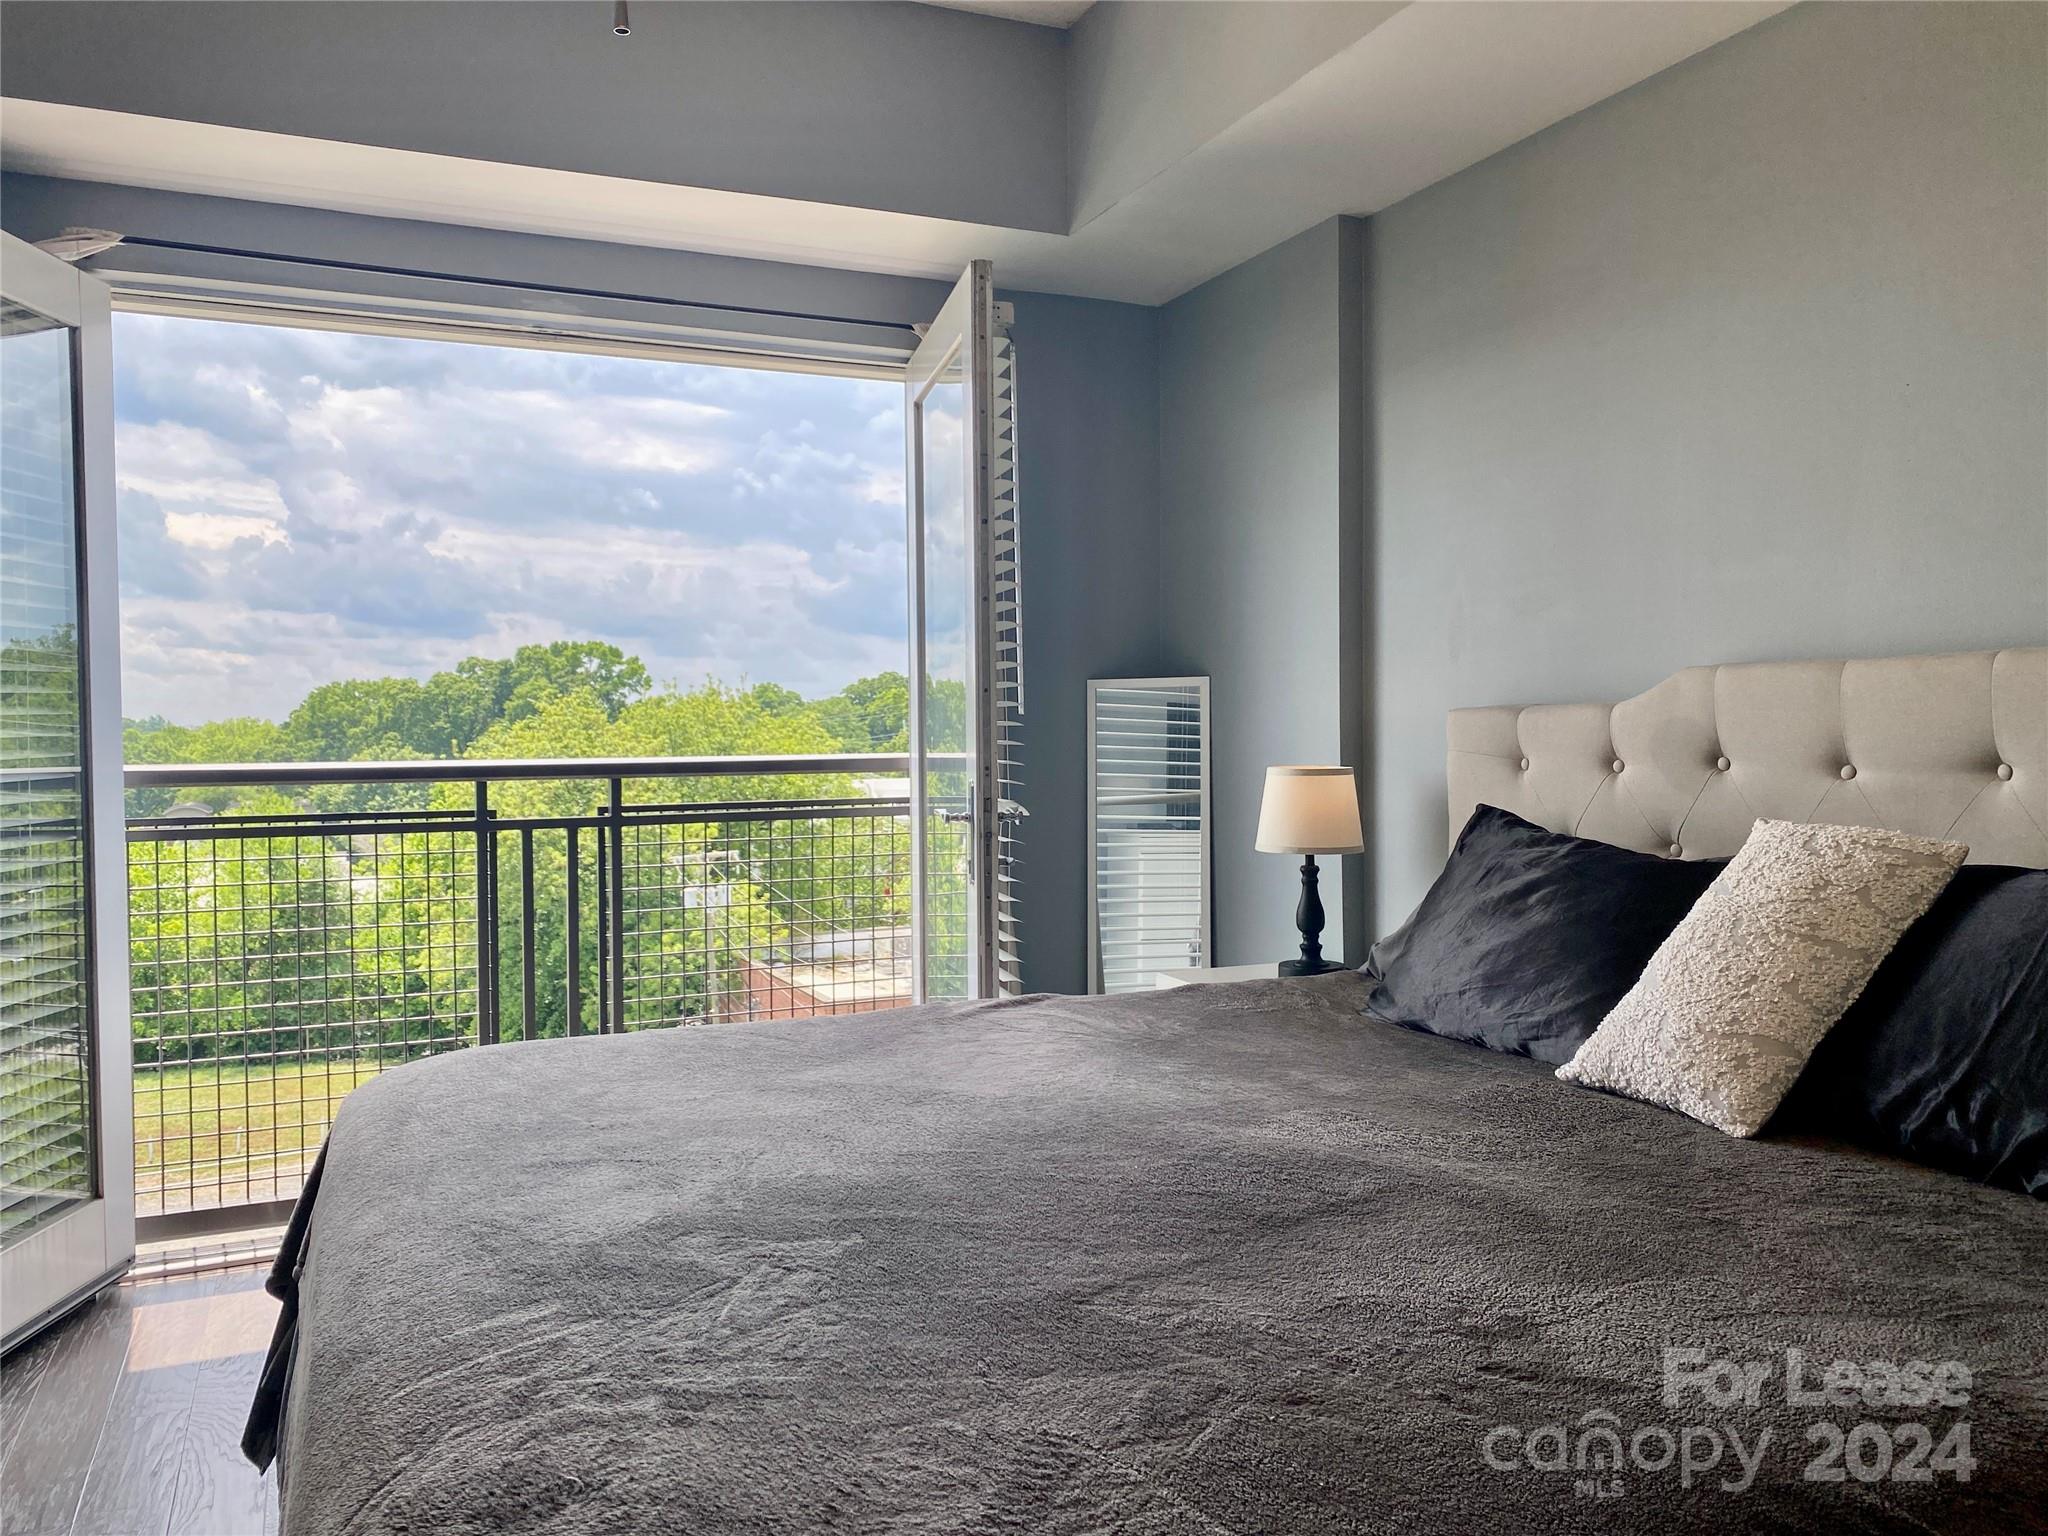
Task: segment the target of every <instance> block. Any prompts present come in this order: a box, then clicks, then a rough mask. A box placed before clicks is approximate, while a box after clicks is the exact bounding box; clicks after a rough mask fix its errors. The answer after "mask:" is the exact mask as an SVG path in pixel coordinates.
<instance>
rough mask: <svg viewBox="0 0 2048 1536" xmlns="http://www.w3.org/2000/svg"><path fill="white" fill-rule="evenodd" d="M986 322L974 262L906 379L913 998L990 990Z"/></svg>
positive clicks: (990, 550)
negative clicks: (910, 680) (910, 681)
mask: <svg viewBox="0 0 2048 1536" xmlns="http://www.w3.org/2000/svg"><path fill="white" fill-rule="evenodd" d="M994 333H995V291H994V285H993V283H992V281H991V273H990V268H989V264H988V263H987V262H985V261H977V262H975V263H973V264H972V265H971V266H969V267H968V269H967V271H966V273H965V274H964V275H963V276H962V277H961V279H960V281H959V283H958V284H957V285H956V286H955V287H954V289H953V292H952V295H951V296H950V297H949V298H948V299H947V300H946V302H945V304H944V306H943V307H942V308H941V309H940V310H939V312H938V315H937V316H936V317H935V318H934V319H933V321H932V323H931V326H930V328H929V329H928V330H927V331H926V332H925V335H924V339H923V341H922V342H921V343H920V344H919V346H918V348H917V351H916V352H915V353H914V354H913V355H912V357H911V359H910V366H909V371H908V373H907V374H906V376H905V380H904V425H905V431H906V435H907V442H906V463H905V474H904V480H905V484H906V486H907V490H908V496H907V500H908V504H909V516H910V529H909V535H910V536H909V556H910V560H909V564H910V671H911V678H912V683H911V688H910V795H911V818H910V827H911V830H910V838H911V863H912V873H911V943H912V948H913V954H914V970H913V973H912V996H913V999H914V1001H917V1002H924V1001H926V1000H927V999H939V998H949V997H992V996H995V995H996V993H997V991H998V984H997V980H998V979H997V968H996V963H995V955H996V936H997V913H998V894H999V884H1000V882H999V880H998V878H997V863H996V852H997V841H998V837H999V835H1000V831H1001V829H1000V827H999V826H998V825H997V819H998V818H997V799H996V779H995V767H996V715H997V709H996V697H995V681H996V679H995V618H996V614H995V600H996V594H995V552H994V551H995V530H994V520H995V505H994V500H995V498H994V489H995V487H994V482H995V464H994V460H995V440H994V438H995V434H994V430H993V420H992V416H993V408H994V400H995V334H994Z"/></svg>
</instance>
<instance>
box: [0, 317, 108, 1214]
mask: <svg viewBox="0 0 2048 1536" xmlns="http://www.w3.org/2000/svg"><path fill="white" fill-rule="evenodd" d="M0 357H4V366H0V1246H7V1245H10V1244H12V1243H14V1242H15V1241H18V1240H19V1239H20V1238H22V1237H23V1236H25V1235H26V1234H27V1233H28V1231H29V1230H30V1229H31V1228H33V1227H34V1226H35V1225H36V1224H37V1223H38V1222H39V1221H40V1220H42V1219H43V1218H44V1217H46V1216H48V1215H51V1214H52V1213H54V1212H56V1211H59V1210H62V1209H63V1208H64V1207H66V1206H67V1205H69V1204H71V1203H72V1202H74V1201H79V1200H83V1199H86V1198H87V1197H88V1196H90V1195H91V1193H92V1183H91V1176H92V1162H91V1130H92V1127H91V1120H90V1114H91V1102H90V1089H89V1078H88V1064H89V1055H88V1053H89V1051H90V1039H91V1030H92V1016H91V1012H90V1009H89V1005H88V994H87V977H88V975H89V973H90V958H91V950H90V945H89V940H88V937H87V934H88V923H87V918H88V912H87V907H86V895H85V852H86V843H85V821H84V812H85V775H84V769H83V766H82V765H83V762H84V746H85V742H84V725H83V716H82V714H81V713H80V702H81V696H80V692H79V678H80V665H81V661H82V657H81V654H80V650H79V619H80V612H79V590H78V581H79V566H78V542H77V541H78V524H77V512H76V507H77V503H76V498H75V487H74V476H73V458H72V455H73V435H72V387H73V370H72V357H71V333H70V332H69V331H68V330H66V329H65V328H63V327H62V326H60V325H58V324H56V323H55V322H54V321H51V320H47V319H45V318H44V317H43V316H41V315H38V314H36V313H35V312H34V311H33V310H29V309H23V308H20V307H17V306H13V305H8V306H6V307H5V308H4V310H0Z"/></svg>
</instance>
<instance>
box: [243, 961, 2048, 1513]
mask: <svg viewBox="0 0 2048 1536" xmlns="http://www.w3.org/2000/svg"><path fill="white" fill-rule="evenodd" d="M1363 995H1364V989H1363V987H1362V985H1361V984H1360V982H1359V981H1358V979H1357V978H1355V977H1353V976H1350V975H1336V976H1330V977H1324V978H1320V979H1318V980H1316V981H1312V982H1277V981H1276V982H1251V983H1245V984H1241V985H1235V986H1214V987H1199V988H1189V989H1182V990H1178V991H1173V992H1161V993H1155V994H1147V995H1142V996H1136V997H1128V998H1117V999H1100V998H1098V999H1080V998H1032V999H1024V1000H1019V1001H1014V1002H1006V1003H995V1004H970V1005H945V1006H932V1007H926V1008H919V1009H908V1010H903V1011H900V1012H895V1013H878V1014H867V1015H861V1016H857V1017H849V1018H837V1019H816V1020H795V1021H788V1022H777V1023H765V1024H750V1025H729V1026H721V1027H716V1028H703V1029H690V1030H674V1031H663V1032H654V1033H646V1034H638V1035H632V1036H627V1037H623V1038H602V1039H581V1040H563V1041H542V1042H536V1043H533V1044H526V1045H508V1046H503V1047H497V1048H492V1049H488V1050H479V1051H467V1052H462V1053H460V1054H455V1055H450V1056H446V1057H442V1058H439V1059H437V1060H434V1061H432V1062H429V1063H422V1064H419V1065H415V1066H410V1067H406V1068H403V1069H402V1070H399V1071H396V1072H394V1073H391V1074H389V1075H388V1076H386V1077H384V1078H381V1079H379V1080H377V1081H375V1082H372V1083H370V1084H368V1085H367V1086H365V1087H363V1088H360V1089H358V1090H357V1091H356V1092H355V1093H354V1094H353V1095H352V1096H351V1097H350V1099H349V1100H348V1102H347V1104H346V1106H345V1107H344V1108H343V1110H342V1112H341V1115H340V1118H339V1120H338V1121H337V1123H336V1125H335V1127H334V1131H333V1135H332V1137H331V1138H330V1141H329V1144H328V1149H327V1153H326V1159H325V1166H324V1170H323V1175H322V1179H321V1182H320V1184H319V1185H318V1188H317V1195H316V1196H314V1197H312V1198H311V1199H310V1200H309V1202H308V1203H309V1205H310V1220H309V1221H307V1222H305V1223H303V1224H302V1229H301V1230H300V1232H299V1233H297V1234H296V1237H303V1239H304V1241H303V1244H300V1243H299V1242H297V1241H296V1238H295V1241H294V1243H293V1245H292V1248H291V1250H290V1251H288V1252H287V1253H286V1255H285V1257H284V1259H283V1260H282V1261H281V1263H280V1268H279V1274H278V1277H277V1279H276V1281H275V1282H274V1283H275V1284H276V1285H277V1286H278V1288H279V1289H281V1290H282V1291H284V1292H285V1293H286V1294H287V1298H288V1300H290V1301H292V1302H294V1303H295V1308H294V1310H295V1317H294V1318H290V1319H288V1321H287V1324H286V1325H285V1328H284V1330H283V1332H282V1334H281V1337H280V1346H279V1352H278V1356H277V1361H278V1377H277V1379H278V1381H279V1383H280V1384H282V1385H283V1386H284V1387H285V1388H286V1392H285V1397H284V1402H283V1411H282V1418H281V1421H279V1422H278V1423H277V1424H276V1430H277V1446H278V1450H279V1454H280V1455H281V1457H282V1466H283V1486H284V1497H285V1504H284V1530H285V1533H286V1536H328V1533H340V1532H351V1533H368V1532H436V1533H439V1532H472V1531H492V1532H498V1531H528V1530H531V1531H549V1532H564V1533H578V1536H580V1533H595V1532H621V1533H629V1532H687V1533H692V1536H717V1533H723V1532H736V1531H747V1532H781V1531H788V1532H797V1531H832V1532H875V1533H880V1532H980V1531H1016V1532H1045V1533H1060V1532H1084V1531H1122V1532H1136V1533H1154V1532H1157V1533H1167V1532H1187V1533H1214V1532H1255V1531H1256V1532H1266V1531H1270V1532H1281V1531H1301V1532H1326V1531H1418V1532H1439V1531H1443V1532H1462V1531H1473V1532H1479V1531H1509V1532H1546V1531H1568V1530H1581V1529H1586V1530H1613V1531H1624V1532H1643V1533H1664V1532H1678V1531H1695V1530H1700V1531H1704V1530H1729V1531H1816V1530H1838V1531H1916V1532H1917V1531H1928V1530H1938V1531H1990V1532H1998V1533H2000V1536H2010V1533H2013V1532H2019V1531H2025V1530H2029V1529H2039V1528H2041V1524H2042V1521H2043V1519H2044V1515H2043V1511H2044V1509H2048V1456H2044V1450H2048V1205H2044V1204H2043V1203H2041V1202H2037V1201H2031V1200H2028V1199H2027V1198H2025V1197H2023V1196H2020V1195H2015V1194H2009V1193H2005V1192H2001V1191H1996V1190H1988V1189H1983V1188H1979V1187H1976V1186H1974V1185H1971V1184H1968V1183H1965V1182H1963V1181H1961V1180H1958V1179H1955V1178H1951V1177H1948V1176H1945V1175H1942V1174H1937V1173H1933V1172H1929V1171H1925V1170H1922V1169H1918V1168H1913V1167H1908V1166H1905V1165H1902V1164H1899V1163H1893V1162H1888V1161H1884V1160H1881V1159H1878V1158H1874V1157H1869V1156H1864V1155H1861V1154H1857V1153H1854V1152H1849V1151H1846V1150H1843V1149H1840V1148H1836V1147H1830V1146H1823V1145H1816V1144H1797V1143H1787V1142H1783V1141H1771V1140H1760V1141H1737V1140H1733V1139H1731V1138H1729V1137H1727V1136H1723V1135H1721V1134H1720V1133H1719V1132H1716V1131H1712V1130H1709V1129H1707V1128H1705V1127H1703V1126H1700V1125H1697V1124H1694V1123H1693V1122H1691V1121H1688V1120H1685V1119H1682V1118H1680V1117H1678V1116H1676V1115H1672V1114H1668V1113H1666V1112H1664V1111H1662V1110H1658V1109H1652V1108H1648V1107H1646V1106H1643V1105H1640V1104H1634V1103H1630V1102H1627V1101H1624V1100H1620V1099H1615V1098H1610V1097H1605V1096H1602V1095H1599V1094H1595V1093H1590V1092H1587V1091H1585V1090H1583V1089H1578V1088H1573V1087H1569V1086H1567V1085H1565V1084H1563V1083H1560V1082H1558V1081H1556V1080H1555V1079H1554V1078H1553V1077H1552V1076H1551V1075H1550V1072H1549V1071H1548V1070H1547V1069H1545V1068H1543V1067H1540V1066H1537V1065H1535V1064H1533V1063H1531V1062H1528V1061H1524V1060H1519V1059H1510V1058H1505V1057H1501V1056H1496V1055H1491V1054H1489V1053H1486V1052H1484V1051H1479V1050H1475V1049H1473V1048H1470V1047H1468V1046H1464V1045H1460V1044H1455V1043H1452V1042H1448V1041H1443V1040H1439V1039H1435V1038H1433V1037H1430V1036H1426V1035H1420V1034H1412V1033H1408V1032H1406V1031H1403V1030H1400V1029H1397V1028H1394V1027H1392V1026H1389V1025H1385V1024H1380V1023H1377V1022H1374V1021H1371V1020H1368V1019H1365V1018H1363V1017H1361V1016H1360V1014H1359V1012H1358V1008H1359V1005H1360V1003H1361V1001H1362V999H1363ZM1688 1349H1691V1350H1697V1351H1699V1354H1698V1355H1696V1356H1694V1355H1685V1354H1679V1355H1675V1356H1669V1357H1667V1353H1666V1352H1667V1351H1674V1350H1675V1351H1684V1350H1688ZM1788 1350H1796V1351H1801V1352H1803V1360H1802V1363H1801V1364H1800V1366H1799V1371H1800V1373H1801V1374H1800V1380H1801V1381H1802V1382H1804V1383H1806V1384H1807V1385H1814V1386H1817V1385H1818V1383H1817V1382H1815V1381H1814V1380H1813V1378H1816V1377H1818V1376H1819V1375H1820V1373H1821V1372H1822V1370H1823V1369H1825V1368H1826V1367H1827V1366H1828V1365H1829V1364H1830V1363H1831V1362H1834V1361H1836V1360H1838V1359H1839V1360H1845V1361H1853V1362H1859V1363H1861V1365H1862V1368H1863V1369H1864V1371H1865V1379H1866V1382H1867V1381H1868V1380H1869V1379H1871V1378H1878V1377H1881V1376H1882V1369H1881V1368H1873V1367H1872V1365H1871V1363H1872V1362H1896V1363H1898V1364H1899V1365H1900V1366H1902V1367H1903V1366H1905V1365H1906V1363H1907V1362H1912V1361H1921V1362H1928V1363H1930V1364H1933V1363H1939V1362H1946V1361H1957V1362H1961V1363H1962V1365H1963V1366H1966V1367H1967V1368H1968V1370H1969V1372H1970V1373H1971V1374H1970V1377H1969V1380H1968V1383H1967V1386H1964V1387H1959V1386H1958V1385H1957V1383H1958V1381H1959V1378H1957V1377H1956V1376H1955V1375H1954V1373H1953V1371H1951V1372H1949V1373H1948V1374H1947V1375H1944V1376H1940V1377H1939V1378H1937V1377H1936V1375H1935V1373H1933V1372H1930V1371H1920V1372H1918V1373H1910V1372H1909V1373H1908V1379H1907V1383H1906V1387H1905V1391H1906V1393H1907V1394H1908V1395H1910V1394H1911V1393H1912V1392H1913V1391H1915V1390H1918V1389H1926V1388H1929V1387H1930V1383H1932V1382H1935V1381H1936V1380H1937V1379H1938V1380H1939V1381H1940V1382H1941V1383H1944V1384H1945V1386H1946V1389H1947V1390H1948V1391H1949V1394H1950V1396H1951V1398H1953V1397H1954V1396H1955V1395H1956V1393H1957V1392H1958V1391H1960V1392H1963V1393H1965V1394H1966V1397H1967V1401H1965V1402H1962V1403H1954V1402H1951V1403H1947V1404H1944V1403H1939V1402H1936V1403H1931V1404H1926V1405H1923V1406H1901V1405H1898V1404H1896V1403H1894V1404H1892V1405H1889V1406H1875V1405H1871V1404H1868V1403H1864V1402H1860V1401H1859V1402H1857V1403H1853V1404H1848V1405H1830V1404H1820V1405H1814V1404H1801V1403H1796V1402H1789V1401H1788V1400H1787V1371H1788V1364H1787V1351H1788ZM1667 1363H1668V1364H1669V1366H1670V1368H1671V1370H1672V1372H1673V1373H1675V1374H1674V1379H1673V1381H1672V1387H1673V1392H1672V1395H1671V1396H1670V1397H1669V1398H1667V1395H1666V1374H1667ZM1717 1364H1723V1365H1725V1367H1726V1368H1725V1370H1724V1371H1723V1372H1722V1373H1721V1375H1720V1376H1719V1377H1716V1376H1715V1374H1714V1367H1715V1366H1716V1365H1717ZM1745 1370H1746V1371H1747V1372H1748V1375H1747V1376H1744V1375H1743V1374H1742V1372H1744V1371H1745ZM1701 1380H1704V1381H1705V1382H1706V1385H1707V1386H1708V1387H1714V1386H1721V1385H1727V1384H1731V1383H1732V1384H1735V1390H1734V1392H1733V1394H1732V1396H1731V1394H1729V1393H1723V1394H1722V1396H1723V1398H1724V1399H1728V1401H1726V1402H1725V1405H1717V1404H1716V1402H1714V1401H1712V1400H1710V1399H1709V1398H1708V1397H1707V1396H1706V1395H1705V1392H1704V1390H1703V1389H1702V1387H1701V1386H1700V1385H1699V1384H1698V1383H1699V1382H1700V1381H1701ZM1744 1382H1753V1390H1750V1391H1749V1392H1748V1394H1747V1396H1745V1395H1744V1387H1743V1386H1742V1383H1744ZM1838 1385H1840V1382H1839V1381H1838ZM1879 1395H1881V1393H1880V1394H1879ZM1751 1397H1753V1398H1754V1404H1753V1405H1752V1404H1751V1402H1750V1401H1749V1400H1748V1399H1749V1398H1751ZM1821 1423H1832V1424H1834V1425H1835V1426H1836V1429H1837V1431H1838V1432H1839V1434H1838V1435H1837V1437H1836V1438H1837V1439H1838V1440H1842V1441H1847V1442H1848V1443H1847V1444H1846V1445H1845V1446H1843V1448H1842V1449H1841V1450H1840V1451H1839V1452H1838V1453H1836V1452H1831V1451H1830V1449H1829V1445H1828V1440H1829V1433H1828V1431H1826V1430H1824V1429H1822V1430H1815V1429H1814V1428H1813V1426H1814V1425H1816V1424H1821ZM1863 1424H1869V1425H1873V1426H1875V1428H1872V1429H1865V1430H1860V1431H1859V1430H1858V1429H1857V1426H1859V1425H1863ZM1911 1424H1924V1425H1926V1426H1927V1430H1926V1439H1927V1441H1928V1442H1929V1444H1928V1446H1926V1447H1922V1446H1921V1444H1920V1441H1921V1436H1920V1435H1919V1434H1918V1433H1917V1432H1916V1431H1914V1430H1912V1429H1910V1428H1908V1427H1907V1426H1908V1425H1911ZM1959 1425H1967V1426H1968V1428H1967V1430H1966V1431H1964V1432H1963V1434H1964V1435H1965V1437H1966V1439H1967V1443H1968V1455H1969V1460H1970V1461H1971V1462H1972V1463H1973V1465H1971V1466H1968V1467H1965V1466H1964V1464H1963V1462H1962V1461H1961V1460H1960V1459H1959V1458H1958V1454H1957V1453H1958V1451H1959V1450H1960V1449H1961V1444H1960V1442H1959V1441H1958V1439H1957V1426H1959ZM270 1427H271V1420H270V1417H269V1415H268V1414H267V1412H266V1411H265V1409H264V1408H263V1407H262V1406H261V1405H259V1410H258V1414H257V1418H256V1420H255V1421H254V1422H253V1423H252V1425H251V1444H252V1445H254V1446H255V1447H257V1448H258V1449H259V1450H260V1449H261V1448H262V1447H263V1446H264V1445H265V1444H266V1440H267V1431H268V1429H269V1428H270ZM1553 1427H1554V1429H1555V1432H1554V1433H1553ZM1602 1430H1608V1431H1611V1433H1612V1436H1613V1438H1612V1439H1610V1438H1609V1437H1608V1436H1607V1435H1603V1434H1602V1433H1600V1431H1602ZM1731 1433H1732V1434H1733V1435H1734V1436H1736V1437H1738V1439H1737V1441H1735V1442H1731V1441H1730V1440H1729V1438H1728V1436H1729V1435H1730V1434H1731ZM1709 1434H1711V1435H1713V1436H1717V1437H1719V1438H1718V1445H1719V1447H1720V1449H1719V1459H1718V1464H1715V1465H1711V1466H1703V1465H1702V1463H1705V1462H1706V1461H1707V1460H1708V1456H1709V1451H1710V1450H1711V1449H1712V1446H1713V1444H1714V1443H1716V1442H1710V1440H1709V1438H1708V1436H1709ZM1660 1437H1662V1438H1660ZM1617 1440H1618V1442H1619V1445H1620V1460H1619V1465H1612V1464H1611V1461H1612V1457H1613V1452H1614V1447H1615V1443H1616V1441H1617ZM1880 1440H1882V1442H1883V1443H1882V1445H1880V1443H1879V1442H1880ZM1737 1444H1739V1446H1740V1447H1741V1450H1740V1453H1739V1456H1740V1459H1739V1456H1738V1450H1737V1448H1736V1447H1737ZM1759 1445H1761V1447H1762V1449H1761V1451H1760V1452H1759V1451H1758V1447H1759ZM1667 1447H1669V1448H1670V1449H1671V1451H1672V1453H1673V1456H1674V1459H1673V1460H1672V1461H1671V1463H1670V1464H1669V1465H1662V1466H1660V1465H1658V1463H1659V1462H1660V1460H1661V1459H1662V1457H1663V1455H1664V1452H1665V1450H1666V1449H1667ZM1880 1451H1882V1452H1883V1453H1884V1454H1883V1456H1882V1457H1880V1454H1879V1453H1880ZM1752 1456H1753V1457H1754V1471H1753V1474H1752V1475H1751V1476H1750V1477H1749V1478H1748V1479H1746V1480H1745V1479H1744V1476H1743V1473H1744V1470H1745V1467H1744V1464H1743V1462H1744V1460H1747V1459H1748V1458H1750V1457H1752ZM1880 1461H1882V1462H1883V1463H1884V1470H1882V1471H1881V1472H1879V1473H1878V1474H1877V1475H1875V1476H1869V1477H1867V1479H1866V1476H1865V1475H1866V1474H1870V1473H1871V1472H1872V1470H1873V1469H1874V1468H1877V1467H1878V1466H1879V1464H1880ZM1560 1462H1562V1465H1560V1464H1559V1463H1560ZM1810 1463H1811V1464H1813V1467H1814V1470H1816V1471H1817V1472H1818V1473H1819V1474H1820V1475H1821V1477H1822V1478H1823V1479H1826V1478H1828V1477H1829V1476H1830V1475H1831V1474H1832V1475H1833V1476H1834V1477H1836V1478H1839V1480H1809V1476H1808V1469H1809V1464H1810ZM1965 1471H1967V1473H1968V1477H1967V1481H1965V1480H1964V1479H1963V1477H1962V1476H1961V1475H1960V1474H1961V1473H1963V1472H1965ZM1923 1473H1924V1474H1926V1476H1925V1479H1924V1480H1922V1474H1923Z"/></svg>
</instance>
